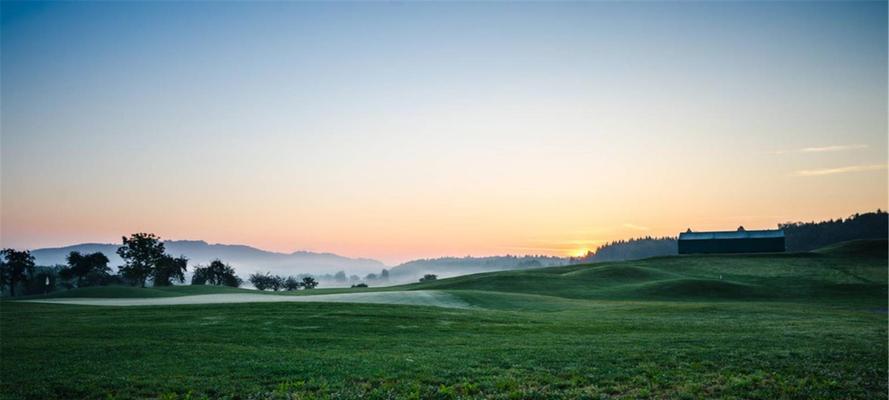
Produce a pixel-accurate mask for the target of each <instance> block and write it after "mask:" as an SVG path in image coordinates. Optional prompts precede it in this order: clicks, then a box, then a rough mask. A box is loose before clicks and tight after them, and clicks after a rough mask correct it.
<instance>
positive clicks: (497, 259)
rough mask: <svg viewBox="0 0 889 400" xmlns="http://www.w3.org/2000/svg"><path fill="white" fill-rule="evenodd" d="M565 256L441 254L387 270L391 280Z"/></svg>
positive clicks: (561, 261)
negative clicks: (470, 255) (448, 255)
mask: <svg viewBox="0 0 889 400" xmlns="http://www.w3.org/2000/svg"><path fill="white" fill-rule="evenodd" d="M566 263H567V259H565V258H562V257H551V256H510V255H507V256H493V257H442V258H431V259H420V260H413V261H408V262H406V263H404V264H400V265H398V266H395V267H393V268H392V269H391V270H389V274H390V275H389V276H390V278H389V279H391V280H393V281H396V282H406V281H415V280H417V279H419V278H420V277H422V276H423V275H425V274H435V275H437V276H438V277H439V278H445V277H452V276H459V275H467V274H475V273H479V272H492V271H503V270H512V269H527V268H540V267H552V266H558V265H565V264H566Z"/></svg>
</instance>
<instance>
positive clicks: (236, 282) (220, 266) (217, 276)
mask: <svg viewBox="0 0 889 400" xmlns="http://www.w3.org/2000/svg"><path fill="white" fill-rule="evenodd" d="M242 283H243V281H242V280H241V278H239V277H238V276H237V275H235V270H234V268H232V267H231V266H229V265H228V264H224V263H223V262H222V261H220V260H213V262H211V263H210V265H208V266H206V267H201V266H198V267H195V269H194V273H193V274H192V275H191V284H192V285H205V284H210V285H223V286H231V287H238V286H241V284H242Z"/></svg>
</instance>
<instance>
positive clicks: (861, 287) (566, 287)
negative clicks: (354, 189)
mask: <svg viewBox="0 0 889 400" xmlns="http://www.w3.org/2000/svg"><path fill="white" fill-rule="evenodd" d="M886 246H887V243H886V241H861V242H852V243H848V244H845V245H842V246H836V247H834V248H831V249H825V250H824V251H822V252H818V253H811V254H787V255H751V256H693V257H666V258H655V259H648V260H642V261H633V262H621V263H603V264H593V265H583V266H569V267H558V268H545V269H536V270H524V271H505V272H497V273H488V274H478V275H471V276H464V277H458V278H453V279H446V280H440V281H436V282H429V283H423V284H415V285H407V286H401V287H395V288H386V289H383V290H386V291H395V290H397V291H404V290H424V291H425V290H434V291H435V293H442V294H446V295H447V296H449V298H454V299H459V302H460V304H465V305H466V307H467V308H444V307H430V306H415V305H397V304H365V303H360V304H352V303H316V302H274V303H243V304H205V305H166V306H141V307H95V306H80V305H60V304H38V303H24V302H10V301H4V302H3V303H2V304H0V313H2V319H0V322H2V326H0V346H2V347H0V349H2V355H0V372H2V382H0V393H2V397H3V398H35V399H37V398H41V399H43V398H154V397H162V398H205V397H206V398H244V399H246V398H282V399H283V398H359V397H360V398H439V399H456V398H503V399H523V398H566V399H567V398H570V399H574V398H596V399H598V398H688V399H694V398H702V397H711V398H761V399H772V398H861V399H873V398H886V391H887V314H886V310H887V255H886ZM90 290H91V292H86V294H84V295H83V297H96V296H95V294H96V293H106V294H107V293H111V292H114V293H115V294H114V297H130V298H138V297H142V296H140V293H145V297H148V296H155V297H169V296H177V295H178V296H181V295H183V294H210V291H216V292H217V293H221V292H232V290H225V289H218V288H203V287H201V288H181V289H179V288H174V289H170V290H167V291H165V290H157V289H131V288H99V289H90ZM205 290H206V291H207V292H204V291H205ZM177 291H178V292H177ZM72 292H77V291H72ZM234 292H237V293H242V292H244V291H238V290H234ZM331 292H333V291H324V290H317V292H316V293H331ZM347 292H348V291H347ZM365 292H367V293H368V294H371V293H375V292H373V291H367V290H365ZM247 293H249V292H247ZM81 294H83V293H81ZM63 295H65V296H71V295H72V294H71V293H68V294H63ZM74 295H77V293H74ZM109 296H110V295H109ZM268 296H275V295H271V294H269V295H268ZM67 298H71V297H67Z"/></svg>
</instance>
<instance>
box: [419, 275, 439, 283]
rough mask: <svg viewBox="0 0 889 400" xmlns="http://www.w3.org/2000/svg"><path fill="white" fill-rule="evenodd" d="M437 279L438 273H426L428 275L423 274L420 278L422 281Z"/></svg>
mask: <svg viewBox="0 0 889 400" xmlns="http://www.w3.org/2000/svg"><path fill="white" fill-rule="evenodd" d="M436 279H438V275H435V274H426V275H423V277H422V278H420V282H429V281H434V280H436Z"/></svg>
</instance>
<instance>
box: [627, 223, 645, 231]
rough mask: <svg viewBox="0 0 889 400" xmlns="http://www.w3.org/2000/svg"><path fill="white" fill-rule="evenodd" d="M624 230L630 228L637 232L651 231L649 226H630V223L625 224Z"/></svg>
mask: <svg viewBox="0 0 889 400" xmlns="http://www.w3.org/2000/svg"><path fill="white" fill-rule="evenodd" d="M624 228H629V229H633V230H637V231H647V230H649V229H651V228H649V227H647V226H642V225H636V224H630V223H626V224H624Z"/></svg>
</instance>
